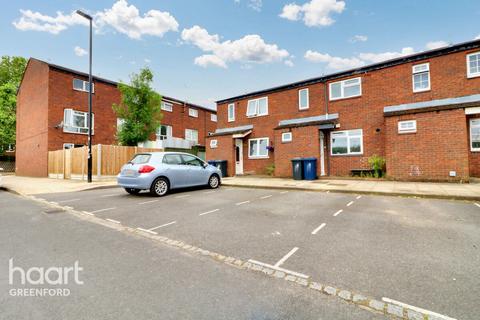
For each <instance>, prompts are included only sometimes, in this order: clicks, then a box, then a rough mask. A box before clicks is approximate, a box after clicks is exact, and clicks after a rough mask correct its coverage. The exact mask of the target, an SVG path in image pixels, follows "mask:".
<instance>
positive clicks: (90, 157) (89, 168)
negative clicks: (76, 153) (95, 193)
mask: <svg viewBox="0 0 480 320" xmlns="http://www.w3.org/2000/svg"><path fill="white" fill-rule="evenodd" d="M77 14H79V15H80V16H82V17H84V18H85V19H87V20H88V21H89V22H90V41H89V44H90V47H89V50H88V51H89V55H88V56H89V62H88V161H87V163H88V173H87V177H88V178H87V179H88V183H91V182H92V21H93V18H92V16H90V15H88V14H86V13H85V12H82V11H80V10H77Z"/></svg>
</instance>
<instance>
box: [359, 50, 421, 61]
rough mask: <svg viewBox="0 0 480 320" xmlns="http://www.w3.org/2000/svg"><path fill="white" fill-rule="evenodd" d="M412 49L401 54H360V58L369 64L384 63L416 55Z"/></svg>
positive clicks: (402, 51)
mask: <svg viewBox="0 0 480 320" xmlns="http://www.w3.org/2000/svg"><path fill="white" fill-rule="evenodd" d="M414 53H415V50H414V49H413V48H412V47H405V48H403V49H402V50H401V51H400V52H381V53H360V54H359V55H358V57H359V58H360V59H362V60H365V61H367V62H373V63H377V62H382V61H386V60H391V59H396V58H400V57H404V56H408V55H411V54H414Z"/></svg>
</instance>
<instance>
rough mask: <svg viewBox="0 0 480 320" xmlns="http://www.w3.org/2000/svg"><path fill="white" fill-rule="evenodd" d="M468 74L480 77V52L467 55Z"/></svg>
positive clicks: (470, 76) (472, 76) (471, 76)
mask: <svg viewBox="0 0 480 320" xmlns="http://www.w3.org/2000/svg"><path fill="white" fill-rule="evenodd" d="M467 76H468V77H469V78H474V77H480V52H475V53H471V54H469V55H467Z"/></svg>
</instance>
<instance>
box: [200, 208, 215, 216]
mask: <svg viewBox="0 0 480 320" xmlns="http://www.w3.org/2000/svg"><path fill="white" fill-rule="evenodd" d="M219 210H220V209H214V210H210V211H207V212H204V213H200V214H199V216H204V215H206V214H209V213H214V212H217V211H219Z"/></svg>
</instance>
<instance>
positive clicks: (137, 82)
mask: <svg viewBox="0 0 480 320" xmlns="http://www.w3.org/2000/svg"><path fill="white" fill-rule="evenodd" d="M152 82H153V74H152V72H151V71H150V69H148V68H144V69H141V70H140V73H138V74H132V75H131V77H130V85H127V84H124V83H120V84H119V85H118V89H119V90H120V92H121V94H122V101H121V103H120V104H119V105H116V104H114V105H113V110H114V111H115V113H116V114H117V116H118V118H120V119H122V120H123V124H122V126H121V127H120V129H119V131H118V133H117V138H118V141H119V142H120V144H122V145H126V146H136V145H137V144H138V143H139V142H144V141H147V140H148V138H149V137H150V135H152V134H153V133H155V131H156V129H157V128H158V127H159V126H160V120H161V119H162V113H161V108H160V103H161V100H162V97H161V96H160V95H159V94H158V93H156V92H155V91H154V90H153V89H152V87H151V84H152Z"/></svg>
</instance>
